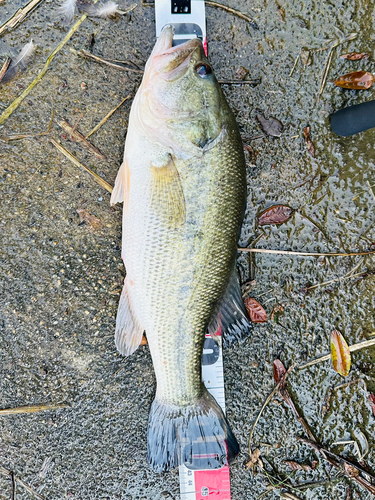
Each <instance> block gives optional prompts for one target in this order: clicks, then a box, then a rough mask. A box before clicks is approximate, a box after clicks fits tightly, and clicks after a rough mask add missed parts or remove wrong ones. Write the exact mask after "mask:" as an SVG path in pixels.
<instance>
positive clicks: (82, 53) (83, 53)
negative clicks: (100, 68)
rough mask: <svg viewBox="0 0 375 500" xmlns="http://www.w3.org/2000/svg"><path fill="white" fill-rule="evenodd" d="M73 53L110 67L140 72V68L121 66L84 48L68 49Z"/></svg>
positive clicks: (141, 71)
mask: <svg viewBox="0 0 375 500" xmlns="http://www.w3.org/2000/svg"><path fill="white" fill-rule="evenodd" d="M70 51H71V52H73V54H76V55H77V56H81V57H84V58H85V59H91V60H92V61H96V62H98V63H101V64H106V65H107V66H112V68H117V69H121V70H122V71H130V72H132V73H142V74H143V70H142V69H135V68H127V67H126V66H122V65H120V64H115V63H113V62H110V61H107V59H103V58H102V57H99V56H96V55H94V54H91V52H88V51H87V50H85V49H81V50H80V51H77V50H74V49H70Z"/></svg>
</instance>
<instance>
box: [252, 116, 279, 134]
mask: <svg viewBox="0 0 375 500" xmlns="http://www.w3.org/2000/svg"><path fill="white" fill-rule="evenodd" d="M257 120H258V122H259V123H260V128H261V129H262V130H263V132H264V133H265V134H267V135H272V136H273V137H280V136H281V133H282V131H283V130H284V125H283V124H282V123H281V121H279V120H278V119H277V118H274V117H273V116H270V117H269V119H268V120H267V119H266V118H265V117H264V116H263V115H262V114H260V113H258V114H257Z"/></svg>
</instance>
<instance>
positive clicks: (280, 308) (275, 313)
mask: <svg viewBox="0 0 375 500" xmlns="http://www.w3.org/2000/svg"><path fill="white" fill-rule="evenodd" d="M283 312H284V306H283V305H282V304H278V305H277V306H275V307H274V308H273V310H272V313H271V321H275V322H277V320H278V318H279V315H280V314H281V313H283Z"/></svg>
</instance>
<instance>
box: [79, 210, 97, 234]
mask: <svg viewBox="0 0 375 500" xmlns="http://www.w3.org/2000/svg"><path fill="white" fill-rule="evenodd" d="M77 213H78V215H79V220H80V221H81V223H85V224H87V227H88V228H89V230H90V231H96V230H98V229H100V228H101V227H102V225H103V224H102V222H101V220H100V219H98V218H97V217H95V216H94V215H91V214H90V213H89V212H87V210H84V209H83V208H78V209H77Z"/></svg>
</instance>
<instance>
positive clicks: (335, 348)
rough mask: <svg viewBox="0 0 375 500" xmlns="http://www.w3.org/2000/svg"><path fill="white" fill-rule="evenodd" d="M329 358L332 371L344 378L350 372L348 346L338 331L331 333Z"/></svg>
mask: <svg viewBox="0 0 375 500" xmlns="http://www.w3.org/2000/svg"><path fill="white" fill-rule="evenodd" d="M331 356H332V364H333V368H334V370H335V371H336V372H337V373H339V374H340V375H342V376H343V377H346V376H347V375H348V374H349V372H350V364H351V356H350V351H349V347H348V344H347V343H346V341H345V339H344V337H343V336H342V334H341V333H340V332H339V331H338V330H333V332H332V333H331Z"/></svg>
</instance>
